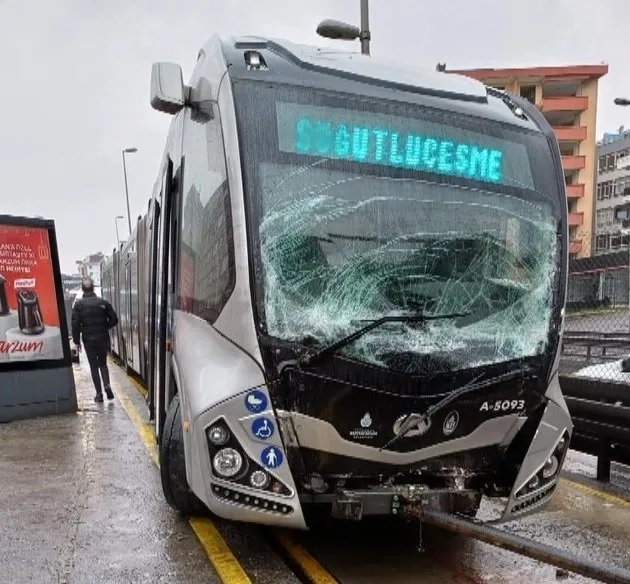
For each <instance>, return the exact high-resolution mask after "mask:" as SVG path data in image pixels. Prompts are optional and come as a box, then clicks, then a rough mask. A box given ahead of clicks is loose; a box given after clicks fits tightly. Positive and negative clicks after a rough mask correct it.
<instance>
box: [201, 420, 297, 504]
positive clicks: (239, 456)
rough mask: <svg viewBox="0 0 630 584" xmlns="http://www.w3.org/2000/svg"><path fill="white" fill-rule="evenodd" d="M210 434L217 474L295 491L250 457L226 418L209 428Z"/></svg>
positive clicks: (279, 491)
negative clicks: (226, 421)
mask: <svg viewBox="0 0 630 584" xmlns="http://www.w3.org/2000/svg"><path fill="white" fill-rule="evenodd" d="M206 437H207V439H208V446H209V450H210V458H211V461H212V472H213V474H214V476H215V477H217V478H219V479H223V480H229V481H231V482H233V483H236V484H240V485H242V486H247V487H251V488H254V489H258V490H262V491H268V492H272V493H276V494H279V495H287V496H288V495H290V494H291V490H290V489H289V488H288V487H287V486H286V485H285V484H284V483H282V482H281V481H279V480H277V479H276V478H275V477H273V476H272V475H270V474H269V473H268V472H267V471H266V470H265V469H263V468H262V467H261V466H260V465H259V464H258V463H256V462H255V461H254V460H252V459H251V458H249V457H248V456H247V455H246V454H245V452H244V450H243V448H242V447H241V445H240V443H239V442H238V440H237V439H236V437H235V436H234V435H233V434H232V432H230V429H229V427H228V425H227V424H226V423H225V421H224V420H223V419H220V420H217V421H216V422H214V423H213V424H211V425H210V426H209V427H208V428H207V429H206Z"/></svg>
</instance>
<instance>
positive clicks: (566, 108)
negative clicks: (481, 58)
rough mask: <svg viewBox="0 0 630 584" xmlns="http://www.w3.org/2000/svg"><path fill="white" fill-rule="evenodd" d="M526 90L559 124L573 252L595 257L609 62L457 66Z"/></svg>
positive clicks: (504, 86)
mask: <svg viewBox="0 0 630 584" xmlns="http://www.w3.org/2000/svg"><path fill="white" fill-rule="evenodd" d="M449 72H450V73H459V74H462V75H466V76H468V77H472V78H474V79H477V80H479V81H481V82H483V83H485V84H486V85H490V86H492V87H496V88H497V89H503V90H505V91H508V92H510V93H514V94H516V95H520V96H522V97H524V98H526V99H528V100H529V101H531V102H532V103H533V104H535V105H536V106H537V107H538V109H539V110H540V111H541V112H542V114H543V115H544V116H545V118H546V119H547V121H548V122H549V124H550V125H551V126H552V127H553V129H554V131H555V134H556V138H557V140H558V143H559V145H560V152H561V154H562V166H563V168H564V177H565V183H566V194H567V204H568V209H569V238H570V253H571V257H573V258H582V257H589V256H590V255H592V253H593V251H594V249H595V245H594V239H595V204H594V203H595V177H596V170H597V155H596V137H595V132H596V127H595V117H596V111H597V90H598V83H599V79H600V78H601V77H603V76H604V75H606V73H608V65H576V66H566V67H533V68H519V69H465V70H458V71H451V70H449Z"/></svg>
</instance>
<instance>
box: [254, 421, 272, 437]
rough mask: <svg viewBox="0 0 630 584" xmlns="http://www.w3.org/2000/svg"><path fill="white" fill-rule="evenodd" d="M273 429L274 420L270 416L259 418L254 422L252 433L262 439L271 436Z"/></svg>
mask: <svg viewBox="0 0 630 584" xmlns="http://www.w3.org/2000/svg"><path fill="white" fill-rule="evenodd" d="M273 430H274V428H273V422H272V421H271V420H269V419H268V418H257V419H256V420H254V421H253V422H252V434H253V435H254V436H256V438H260V439H261V440H267V438H271V435H272V434H273Z"/></svg>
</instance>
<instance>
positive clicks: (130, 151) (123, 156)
mask: <svg viewBox="0 0 630 584" xmlns="http://www.w3.org/2000/svg"><path fill="white" fill-rule="evenodd" d="M132 152H138V149H137V148H125V149H123V151H122V159H123V173H124V175H125V196H126V197H127V221H128V223H129V235H131V211H130V210H129V188H128V187H127V165H126V164H125V154H131V153H132Z"/></svg>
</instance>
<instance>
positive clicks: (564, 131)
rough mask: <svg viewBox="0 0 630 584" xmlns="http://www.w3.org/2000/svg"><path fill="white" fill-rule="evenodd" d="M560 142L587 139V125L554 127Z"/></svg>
mask: <svg viewBox="0 0 630 584" xmlns="http://www.w3.org/2000/svg"><path fill="white" fill-rule="evenodd" d="M553 131H554V133H555V134H556V140H558V142H580V141H581V140H585V139H586V126H564V127H555V128H554V129H553Z"/></svg>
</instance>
